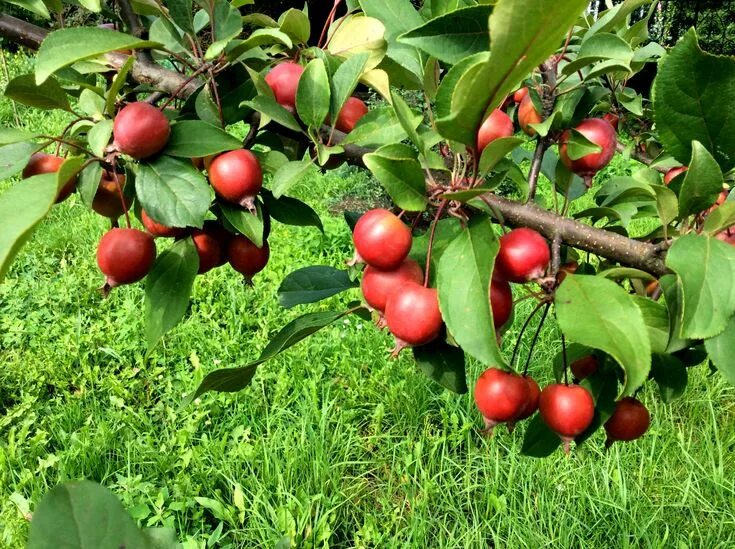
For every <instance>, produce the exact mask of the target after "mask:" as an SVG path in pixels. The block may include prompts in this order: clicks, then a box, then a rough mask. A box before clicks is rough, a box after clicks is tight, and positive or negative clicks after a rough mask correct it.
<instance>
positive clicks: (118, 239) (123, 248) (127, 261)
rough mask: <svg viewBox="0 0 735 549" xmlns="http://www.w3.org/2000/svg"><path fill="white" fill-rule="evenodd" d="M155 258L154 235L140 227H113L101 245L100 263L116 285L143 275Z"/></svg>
mask: <svg viewBox="0 0 735 549" xmlns="http://www.w3.org/2000/svg"><path fill="white" fill-rule="evenodd" d="M155 260H156V244H155V242H153V237H152V236H151V235H149V234H148V233H144V232H143V231H139V230H138V229H111V230H109V231H107V232H106V233H105V234H104V236H103V237H102V239H100V242H99V244H98V246H97V265H99V268H100V270H101V271H102V272H103V273H104V275H105V277H106V282H107V284H108V285H109V286H110V287H112V288H114V287H115V286H119V285H121V284H132V283H133V282H137V281H139V280H141V279H143V278H144V277H145V276H146V275H147V274H148V273H149V272H150V270H151V268H152V267H153V262H154V261H155Z"/></svg>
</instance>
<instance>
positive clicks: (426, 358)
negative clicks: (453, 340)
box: [413, 339, 467, 395]
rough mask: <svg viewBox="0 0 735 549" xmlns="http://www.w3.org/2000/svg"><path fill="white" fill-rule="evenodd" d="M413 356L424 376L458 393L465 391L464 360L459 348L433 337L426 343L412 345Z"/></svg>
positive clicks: (461, 393)
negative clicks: (432, 339)
mask: <svg viewBox="0 0 735 549" xmlns="http://www.w3.org/2000/svg"><path fill="white" fill-rule="evenodd" d="M413 356H414V358H415V359H416V364H417V366H418V367H419V369H420V370H421V371H422V372H423V373H424V374H425V375H426V377H428V378H430V379H433V380H434V381H436V382H437V383H438V384H439V385H441V386H442V387H444V388H446V389H449V390H450V391H452V392H453V393H457V394H458V395H463V394H465V393H466V392H467V376H466V374H465V360H464V353H463V352H462V350H461V349H458V348H457V347H452V346H451V345H449V344H447V343H446V342H445V341H441V340H439V339H435V340H434V341H432V342H431V343H428V344H426V345H421V346H419V347H414V348H413Z"/></svg>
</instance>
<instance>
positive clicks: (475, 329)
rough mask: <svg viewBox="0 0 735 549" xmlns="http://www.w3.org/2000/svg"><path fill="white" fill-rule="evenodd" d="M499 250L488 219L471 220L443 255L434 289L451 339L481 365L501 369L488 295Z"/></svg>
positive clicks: (475, 218) (501, 363)
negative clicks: (437, 293)
mask: <svg viewBox="0 0 735 549" xmlns="http://www.w3.org/2000/svg"><path fill="white" fill-rule="evenodd" d="M498 247H499V245H498V239H497V237H496V236H495V231H494V230H493V226H492V223H491V222H490V220H489V219H488V218H487V217H485V216H476V217H473V218H472V219H471V220H470V222H469V223H468V225H467V229H465V230H463V231H462V232H460V233H459V235H458V236H457V237H456V238H455V239H454V240H452V241H451V242H450V243H449V245H448V246H447V248H446V250H445V251H444V253H443V254H442V256H441V259H440V260H439V266H438V269H437V289H438V290H439V308H440V309H441V312H442V317H443V318H444V322H445V323H446V325H447V329H448V330H449V333H450V334H451V335H452V337H453V338H454V340H455V341H456V342H457V343H458V344H459V346H460V347H462V349H463V350H464V351H465V352H466V353H468V354H470V355H472V356H473V357H475V358H476V359H477V360H479V361H480V362H481V363H482V364H486V365H491V366H501V367H502V366H504V365H505V364H506V362H505V360H504V359H503V356H502V355H501V353H500V349H498V342H497V339H496V337H495V328H494V325H493V313H492V310H491V308H490V300H489V299H490V298H489V295H488V290H489V286H490V277H491V275H492V272H493V267H494V265H495V256H496V255H497V253H498Z"/></svg>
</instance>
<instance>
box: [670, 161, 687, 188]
mask: <svg viewBox="0 0 735 549" xmlns="http://www.w3.org/2000/svg"><path fill="white" fill-rule="evenodd" d="M688 169H689V168H688V167H687V166H678V167H676V168H671V169H670V170H669V171H668V172H666V173H665V174H664V185H667V186H668V185H669V183H671V182H672V181H673V180H674V179H675V178H676V176H677V175H679V174H681V173H684V172H685V171H687V170H688Z"/></svg>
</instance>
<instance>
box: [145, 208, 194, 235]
mask: <svg viewBox="0 0 735 549" xmlns="http://www.w3.org/2000/svg"><path fill="white" fill-rule="evenodd" d="M140 220H141V221H142V222H143V226H144V227H145V230H146V231H148V232H149V233H150V234H151V235H152V236H154V237H163V238H166V237H168V238H174V237H177V236H181V235H182V234H184V231H185V229H183V228H180V227H167V226H166V225H163V224H162V223H159V222H158V221H154V220H153V219H152V218H151V216H149V215H148V214H147V213H146V211H145V210H141V211H140Z"/></svg>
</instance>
